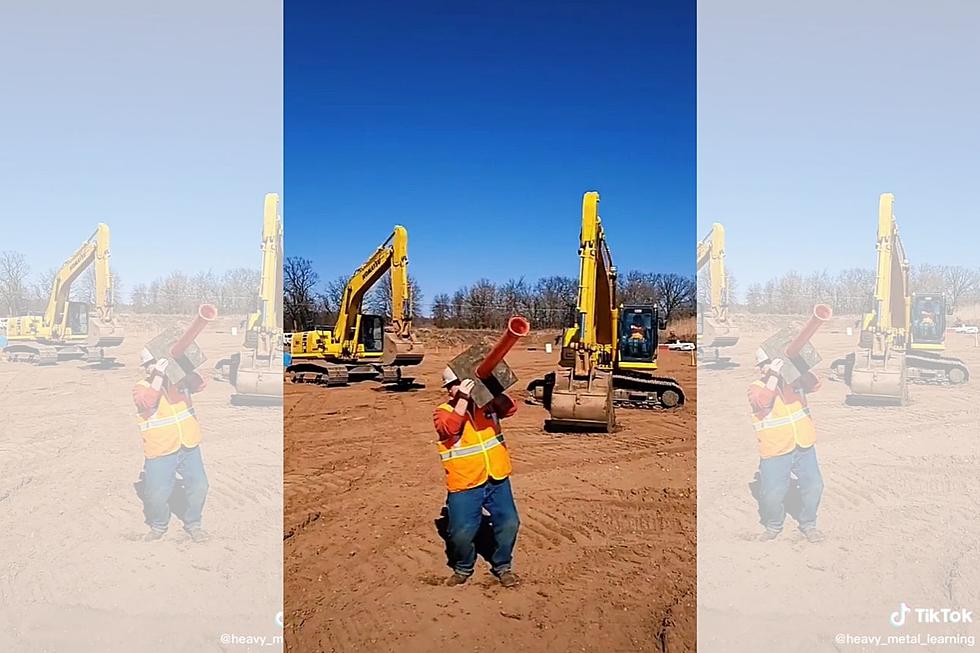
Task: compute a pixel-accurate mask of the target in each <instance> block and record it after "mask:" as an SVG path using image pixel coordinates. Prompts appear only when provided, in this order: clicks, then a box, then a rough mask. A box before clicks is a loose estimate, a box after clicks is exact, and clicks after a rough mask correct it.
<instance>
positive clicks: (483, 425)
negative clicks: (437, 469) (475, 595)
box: [432, 367, 520, 587]
mask: <svg viewBox="0 0 980 653" xmlns="http://www.w3.org/2000/svg"><path fill="white" fill-rule="evenodd" d="M442 387H443V388H444V389H445V390H446V393H447V395H448V397H447V399H446V401H445V402H444V403H442V404H440V405H439V406H438V407H437V408H436V409H435V411H434V412H433V415H432V420H433V423H434V425H435V429H436V433H437V434H438V435H439V442H438V449H439V457H440V458H441V459H442V465H443V468H444V469H445V472H446V487H447V489H448V494H447V496H446V509H447V512H448V516H449V552H450V563H451V564H452V567H453V575H452V576H450V578H449V579H448V580H447V581H446V584H447V585H450V586H455V585H462V584H463V583H465V582H466V581H467V580H469V578H470V576H472V575H473V572H474V570H475V567H476V544H475V539H476V536H477V532H478V531H479V529H480V524H481V522H482V520H483V510H484V509H486V510H487V512H488V513H490V521H491V523H492V525H493V535H494V540H495V546H494V551H493V554H492V556H491V560H490V562H491V573H493V575H494V576H496V577H497V579H498V580H499V581H500V584H501V585H503V586H504V587H513V586H515V585H517V584H518V582H519V579H518V577H517V575H516V574H515V573H514V572H513V571H512V570H511V567H512V564H513V555H514V545H515V543H516V541H517V530H518V528H519V527H520V518H519V517H518V514H517V506H516V505H515V503H514V495H513V493H512V491H511V485H510V474H511V464H510V455H509V453H508V451H507V444H506V443H505V441H504V434H503V432H502V431H501V428H500V420H502V419H506V418H508V417H511V416H513V415H514V414H515V413H516V412H517V405H516V404H515V403H514V401H513V400H512V399H511V398H510V397H508V396H507V395H505V394H501V395H498V396H497V397H495V398H494V399H493V401H491V402H490V403H489V404H488V405H486V406H484V407H483V408H479V407H478V406H477V405H476V403H475V402H474V401H473V398H472V396H471V395H472V393H473V388H474V387H475V383H474V382H473V380H472V379H462V380H461V379H459V378H458V377H457V376H456V374H455V373H454V372H453V371H452V369H450V368H449V367H447V368H446V369H445V371H443V374H442Z"/></svg>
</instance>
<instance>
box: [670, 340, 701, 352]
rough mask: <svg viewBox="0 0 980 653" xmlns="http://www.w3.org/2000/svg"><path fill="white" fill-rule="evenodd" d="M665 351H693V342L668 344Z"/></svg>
mask: <svg viewBox="0 0 980 653" xmlns="http://www.w3.org/2000/svg"><path fill="white" fill-rule="evenodd" d="M667 349H672V350H674V351H694V349H695V345H694V343H693V342H668V343H667Z"/></svg>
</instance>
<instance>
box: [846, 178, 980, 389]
mask: <svg viewBox="0 0 980 653" xmlns="http://www.w3.org/2000/svg"><path fill="white" fill-rule="evenodd" d="M894 202H895V196H894V195H892V194H891V193H884V194H882V195H881V197H880V198H879V202H878V267H877V276H876V279H875V289H874V298H873V306H872V308H871V310H870V311H869V312H868V313H867V314H865V316H864V318H863V319H862V321H861V335H860V338H859V341H858V351H856V352H854V353H852V354H849V355H848V356H846V357H844V358H840V359H837V360H836V361H834V362H833V363H831V369H832V371H833V372H834V374H835V376H836V377H837V378H839V379H842V380H843V381H844V382H845V383H847V385H848V386H849V387H850V390H851V395H850V396H849V397H848V402H849V403H859V402H860V403H864V402H889V403H899V404H904V403H905V402H906V401H907V400H908V389H907V386H906V382H911V383H931V384H939V385H955V384H960V383H965V382H966V381H967V380H968V379H969V378H970V372H969V369H968V368H967V367H966V364H965V363H964V362H963V361H962V360H960V359H958V358H949V357H945V356H942V355H941V352H942V351H943V350H944V349H945V340H946V300H945V297H944V296H943V295H942V294H941V293H913V292H912V291H911V287H910V286H911V284H910V279H909V276H910V275H909V261H908V258H907V257H906V254H905V247H904V245H903V244H902V239H901V238H900V237H899V233H898V222H897V221H896V220H895V214H894V210H893V206H894Z"/></svg>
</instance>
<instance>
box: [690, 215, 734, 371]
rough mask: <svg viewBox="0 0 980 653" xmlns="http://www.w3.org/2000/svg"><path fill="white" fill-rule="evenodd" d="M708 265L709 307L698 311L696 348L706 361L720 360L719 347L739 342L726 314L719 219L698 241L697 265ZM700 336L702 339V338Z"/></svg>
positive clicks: (723, 241) (727, 297) (730, 319)
mask: <svg viewBox="0 0 980 653" xmlns="http://www.w3.org/2000/svg"><path fill="white" fill-rule="evenodd" d="M704 267H707V269H708V310H707V311H703V310H702V311H699V320H698V321H699V324H698V326H699V329H698V331H699V333H698V341H699V342H698V344H699V345H701V346H700V347H699V348H698V352H699V355H702V356H703V357H704V359H705V360H707V361H709V362H715V361H720V360H722V359H720V358H718V356H717V353H718V352H717V349H718V348H719V347H733V346H734V345H736V344H738V330H737V329H736V328H735V324H734V322H733V321H732V318H731V315H730V314H729V305H728V303H729V296H728V276H727V274H726V272H725V227H724V226H722V225H721V223H718V222H716V223H714V224H712V225H711V232H710V233H709V234H708V235H707V236H706V237H705V238H704V239H703V240H702V241H701V242H699V243H698V252H697V269H698V271H700V270H701V269H702V268H704ZM702 340H703V342H701V341H702ZM702 347H708V348H712V349H714V350H715V352H714V354H715V356H714V358H711V359H708V358H707V355H705V354H702Z"/></svg>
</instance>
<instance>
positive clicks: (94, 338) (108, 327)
mask: <svg viewBox="0 0 980 653" xmlns="http://www.w3.org/2000/svg"><path fill="white" fill-rule="evenodd" d="M124 337H125V334H124V333H123V328H122V327H121V326H120V325H119V324H117V323H116V322H115V321H114V320H113V321H111V322H110V321H107V320H100V319H99V318H95V317H92V318H89V323H88V336H87V338H86V341H85V344H87V345H88V346H89V347H118V346H119V345H121V344H122V341H123V338H124Z"/></svg>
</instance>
